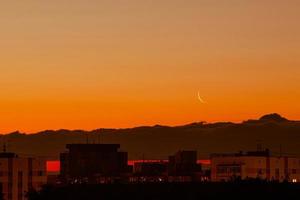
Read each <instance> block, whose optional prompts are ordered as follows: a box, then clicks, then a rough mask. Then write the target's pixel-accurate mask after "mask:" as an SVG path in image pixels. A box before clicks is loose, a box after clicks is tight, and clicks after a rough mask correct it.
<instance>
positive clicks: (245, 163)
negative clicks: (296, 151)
mask: <svg viewBox="0 0 300 200" xmlns="http://www.w3.org/2000/svg"><path fill="white" fill-rule="evenodd" d="M235 178H239V179H243V180H244V179H249V178H259V179H263V180H268V181H279V182H282V181H285V180H286V181H290V182H299V181H300V159H299V158H296V157H288V156H272V155H271V153H270V151H269V150H268V149H266V150H265V151H254V152H245V153H244V152H239V153H236V154H212V155H211V180H212V181H230V180H232V179H235Z"/></svg>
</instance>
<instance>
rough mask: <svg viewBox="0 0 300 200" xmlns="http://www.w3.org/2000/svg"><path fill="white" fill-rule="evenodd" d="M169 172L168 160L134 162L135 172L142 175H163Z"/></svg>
mask: <svg viewBox="0 0 300 200" xmlns="http://www.w3.org/2000/svg"><path fill="white" fill-rule="evenodd" d="M166 172H167V163H166V162H138V163H135V164H134V174H135V175H140V176H161V175H164V174H166Z"/></svg>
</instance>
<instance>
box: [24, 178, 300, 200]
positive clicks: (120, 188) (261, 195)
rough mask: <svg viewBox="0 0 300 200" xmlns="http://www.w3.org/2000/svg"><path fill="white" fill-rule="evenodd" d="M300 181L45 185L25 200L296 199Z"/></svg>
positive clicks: (299, 194) (298, 196)
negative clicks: (294, 182) (295, 182)
mask: <svg viewBox="0 0 300 200" xmlns="http://www.w3.org/2000/svg"><path fill="white" fill-rule="evenodd" d="M299 198H300V184H290V183H270V182H269V183H268V182H262V181H242V182H232V183H209V182H207V183H176V184H173V183H155V184H154V183H145V184H106V185H67V186H49V185H47V186H44V188H43V189H42V190H41V191H39V192H36V191H31V192H29V193H28V200H53V199H55V200H98V199H104V200H115V199H116V200H122V199H130V200H167V199H183V200H201V199H249V200H250V199H251V200H254V199H285V200H286V199H299Z"/></svg>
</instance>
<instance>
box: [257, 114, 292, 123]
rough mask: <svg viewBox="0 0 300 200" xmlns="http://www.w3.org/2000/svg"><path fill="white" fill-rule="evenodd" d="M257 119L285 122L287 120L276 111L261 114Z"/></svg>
mask: <svg viewBox="0 0 300 200" xmlns="http://www.w3.org/2000/svg"><path fill="white" fill-rule="evenodd" d="M259 121H263V122H272V121H273V122H286V121H288V120H287V119H286V118H284V117H281V116H280V115H279V114H277V113H272V114H268V115H264V116H262V117H261V118H260V119H259Z"/></svg>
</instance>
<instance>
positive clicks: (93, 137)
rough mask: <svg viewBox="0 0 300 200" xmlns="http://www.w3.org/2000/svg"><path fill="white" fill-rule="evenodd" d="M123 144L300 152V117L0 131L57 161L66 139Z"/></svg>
mask: <svg viewBox="0 0 300 200" xmlns="http://www.w3.org/2000/svg"><path fill="white" fill-rule="evenodd" d="M86 142H89V143H99V142H101V143H120V144H121V150H124V151H127V152H128V153H129V159H143V158H144V159H166V158H167V156H168V155H170V154H173V153H174V152H176V151H178V150H180V149H189V150H197V151H198V157H199V158H202V159H205V158H208V157H209V154H210V153H219V152H236V151H240V150H255V149H256V145H257V144H258V143H261V144H262V145H263V148H269V149H271V151H273V152H274V153H275V154H279V153H280V151H281V152H283V153H289V154H295V155H300V121H290V120H288V119H285V118H283V117H281V116H280V115H278V114H269V115H265V116H263V117H261V118H260V119H258V120H247V121H244V122H242V123H231V122H219V123H204V122H199V123H192V124H188V125H183V126H176V127H169V126H160V125H156V126H151V127H150V126H143V127H136V128H128V129H97V130H93V131H83V130H57V131H53V130H47V131H42V132H38V133H35V134H24V133H19V132H14V133H10V134H6V135H1V144H4V143H5V144H6V146H7V150H8V151H13V152H16V153H18V154H20V155H35V156H45V157H47V158H48V159H58V156H59V153H60V152H62V151H64V150H65V144H67V143H86Z"/></svg>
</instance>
